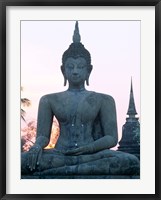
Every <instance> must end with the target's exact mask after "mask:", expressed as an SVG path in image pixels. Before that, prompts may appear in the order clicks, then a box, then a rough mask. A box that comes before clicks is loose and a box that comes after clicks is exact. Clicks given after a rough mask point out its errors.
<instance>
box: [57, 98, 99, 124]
mask: <svg viewBox="0 0 161 200" xmlns="http://www.w3.org/2000/svg"><path fill="white" fill-rule="evenodd" d="M99 110H100V101H99V100H98V98H96V96H95V95H93V94H87V95H81V94H73V95H67V96H66V98H60V99H59V100H58V101H57V105H56V106H54V114H55V116H56V118H57V119H58V121H59V122H62V123H63V122H64V123H70V124H77V125H80V124H84V123H87V122H92V121H93V120H95V118H96V116H97V115H98V113H99Z"/></svg>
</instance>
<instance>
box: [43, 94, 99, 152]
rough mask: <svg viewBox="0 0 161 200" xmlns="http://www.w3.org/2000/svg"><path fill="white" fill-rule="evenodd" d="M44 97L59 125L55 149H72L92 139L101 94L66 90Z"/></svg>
mask: <svg viewBox="0 0 161 200" xmlns="http://www.w3.org/2000/svg"><path fill="white" fill-rule="evenodd" d="M46 97H47V99H48V102H49V104H50V106H51V109H52V112H53V114H54V115H55V117H56V118H57V119H58V121H59V125H60V136H59V139H58V142H57V144H56V149H58V150H66V149H73V148H77V147H80V146H83V145H86V144H89V143H91V142H93V141H94V135H93V131H94V130H93V124H94V122H95V120H96V119H97V116H98V115H99V111H100V108H101V99H102V96H101V94H98V93H95V92H90V91H82V92H70V91H66V92H61V93H56V94H50V95H47V96H46Z"/></svg>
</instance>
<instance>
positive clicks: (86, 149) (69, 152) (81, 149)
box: [64, 145, 93, 156]
mask: <svg viewBox="0 0 161 200" xmlns="http://www.w3.org/2000/svg"><path fill="white" fill-rule="evenodd" d="M92 152H93V151H92V146H90V145H89V146H83V147H78V148H76V149H72V150H67V151H66V152H65V153H64V154H65V155H73V156H77V155H82V154H89V153H92Z"/></svg>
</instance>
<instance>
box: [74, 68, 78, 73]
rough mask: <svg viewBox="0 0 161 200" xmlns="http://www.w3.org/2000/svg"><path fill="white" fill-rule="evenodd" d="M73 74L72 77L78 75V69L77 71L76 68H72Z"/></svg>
mask: <svg viewBox="0 0 161 200" xmlns="http://www.w3.org/2000/svg"><path fill="white" fill-rule="evenodd" d="M73 74H74V75H76V74H78V69H77V67H74V69H73Z"/></svg>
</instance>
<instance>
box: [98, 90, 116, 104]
mask: <svg viewBox="0 0 161 200" xmlns="http://www.w3.org/2000/svg"><path fill="white" fill-rule="evenodd" d="M95 95H96V96H98V98H99V99H100V100H101V101H104V102H106V103H107V102H109V103H110V102H111V103H115V100H114V98H113V97H112V96H111V95H108V94H103V93H96V92H95Z"/></svg>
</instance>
